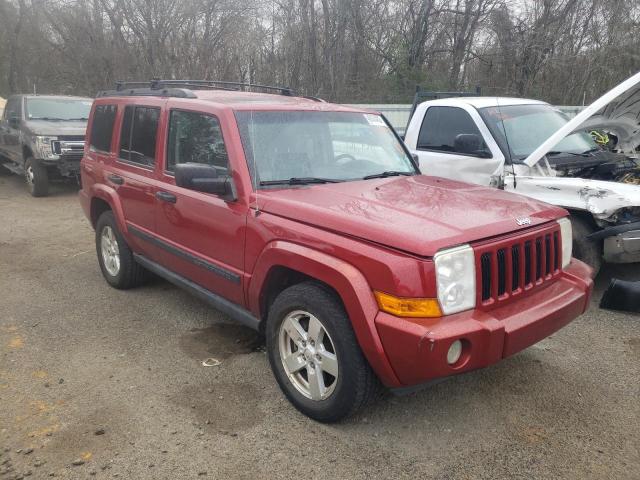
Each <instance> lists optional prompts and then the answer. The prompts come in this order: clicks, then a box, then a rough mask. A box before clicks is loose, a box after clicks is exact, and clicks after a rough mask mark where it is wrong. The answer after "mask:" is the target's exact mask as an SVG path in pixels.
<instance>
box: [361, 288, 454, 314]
mask: <svg viewBox="0 0 640 480" xmlns="http://www.w3.org/2000/svg"><path fill="white" fill-rule="evenodd" d="M374 294H375V296H376V300H377V301H378V306H379V307H380V310H382V311H383V312H387V313H390V314H391V315H395V316H396V317H411V318H433V317H441V316H442V311H441V310H440V305H439V304H438V300H437V299H435V298H402V297H394V296H393V295H389V294H388V293H382V292H374Z"/></svg>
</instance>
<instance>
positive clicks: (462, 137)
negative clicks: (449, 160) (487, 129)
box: [453, 133, 491, 158]
mask: <svg viewBox="0 0 640 480" xmlns="http://www.w3.org/2000/svg"><path fill="white" fill-rule="evenodd" d="M453 147H454V148H455V150H456V152H458V153H464V154H466V155H473V156H476V157H480V158H491V152H489V151H488V150H487V149H486V148H484V141H483V140H482V137H481V136H480V135H477V134H475V133H461V134H459V135H456V138H455V140H454V142H453Z"/></svg>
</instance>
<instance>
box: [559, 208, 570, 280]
mask: <svg viewBox="0 0 640 480" xmlns="http://www.w3.org/2000/svg"><path fill="white" fill-rule="evenodd" d="M558 225H560V236H561V237H562V268H566V267H567V265H569V263H571V255H572V253H573V229H572V228H571V220H569V219H568V218H561V219H560V220H558Z"/></svg>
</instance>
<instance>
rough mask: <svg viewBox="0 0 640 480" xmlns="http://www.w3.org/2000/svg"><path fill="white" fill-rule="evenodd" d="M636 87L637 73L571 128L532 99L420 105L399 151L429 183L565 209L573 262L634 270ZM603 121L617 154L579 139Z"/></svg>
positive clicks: (637, 251)
mask: <svg viewBox="0 0 640 480" xmlns="http://www.w3.org/2000/svg"><path fill="white" fill-rule="evenodd" d="M639 83H640V73H639V74H636V75H635V76H633V77H631V78H630V79H628V80H627V81H625V82H623V83H622V84H620V85H618V86H617V87H616V88H614V89H613V90H611V91H610V92H608V93H607V94H606V95H604V96H603V97H601V98H600V99H598V100H597V101H596V102H594V103H593V104H592V105H590V106H589V107H587V108H586V109H584V110H583V111H582V112H580V113H579V114H578V115H577V116H576V117H575V118H573V119H571V120H569V118H568V117H567V116H565V115H564V114H563V113H562V112H560V111H559V110H557V109H556V108H554V107H552V106H551V105H549V104H547V103H544V102H540V101H536V100H528V99H518V98H497V97H460V98H444V99H438V100H431V101H427V102H424V103H421V104H420V105H418V106H417V107H416V109H415V112H414V114H413V116H412V117H411V119H410V121H409V125H408V127H407V131H406V135H405V143H406V144H407V146H408V147H409V149H410V150H411V152H412V153H414V154H415V155H416V156H417V157H418V160H419V162H420V167H421V169H422V171H423V172H424V173H426V174H428V175H435V176H440V177H446V178H452V179H456V180H461V181H465V182H470V183H476V184H480V185H485V186H494V187H498V188H504V189H506V190H511V191H513V192H515V193H519V194H522V195H526V196H529V197H532V198H535V199H537V200H542V201H545V202H547V203H551V204H554V205H559V206H562V207H564V208H566V209H567V210H569V212H570V213H571V220H572V223H573V232H574V245H573V249H574V256H576V257H578V258H580V259H581V260H583V261H585V262H586V263H588V264H590V265H591V266H592V267H593V268H594V270H595V273H597V271H598V270H599V269H600V266H601V264H602V261H603V260H604V261H606V262H611V263H631V262H640V160H639V157H640V148H639V147H640V140H639V138H640V136H639V135H640V125H639V121H640V113H639V112H640V88H638V84H639ZM612 101H613V102H612ZM605 107H607V108H605ZM587 120H588V123H585V121H587ZM607 121H609V125H611V126H612V128H613V130H614V131H615V134H616V135H617V136H618V139H619V145H624V146H625V148H626V151H625V152H624V153H618V152H610V151H606V150H604V149H602V148H600V147H599V146H598V145H597V144H596V143H595V141H594V140H593V139H592V138H591V136H590V135H589V134H588V133H586V132H585V131H584V129H585V128H586V127H596V128H597V127H602V126H604V125H606V124H607ZM579 129H581V130H579Z"/></svg>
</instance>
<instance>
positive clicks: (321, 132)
mask: <svg viewBox="0 0 640 480" xmlns="http://www.w3.org/2000/svg"><path fill="white" fill-rule="evenodd" d="M236 119H237V121H238V127H239V129H240V136H241V138H242V145H243V147H244V151H245V156H246V158H247V163H248V166H249V170H250V172H251V175H252V178H253V181H254V182H255V184H256V185H259V186H262V187H266V186H268V185H279V184H287V183H288V184H289V185H300V184H305V183H325V182H336V181H348V180H362V179H365V177H368V178H375V177H384V176H392V175H414V174H417V173H418V172H417V171H416V168H415V167H414V164H413V162H412V160H411V158H410V157H409V154H408V153H407V151H406V150H405V149H404V147H403V145H402V144H401V143H400V141H399V140H398V139H397V137H396V136H395V135H394V133H393V132H392V131H391V129H390V128H389V127H388V125H387V124H386V123H385V121H384V120H383V118H382V117H381V116H379V115H372V114H366V113H351V112H313V111H277V112H276V111H241V112H236Z"/></svg>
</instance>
